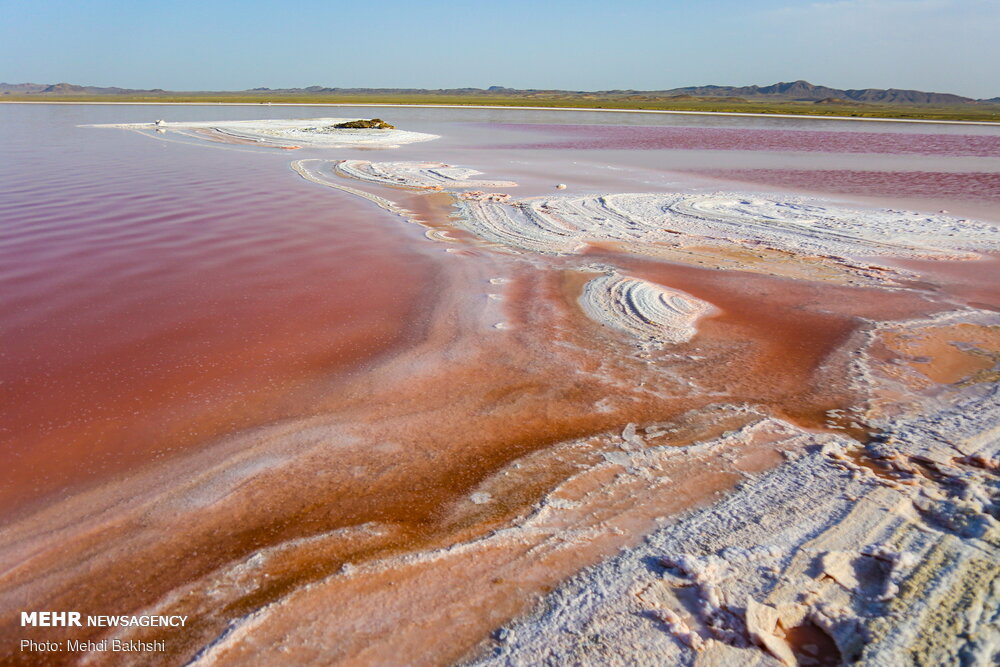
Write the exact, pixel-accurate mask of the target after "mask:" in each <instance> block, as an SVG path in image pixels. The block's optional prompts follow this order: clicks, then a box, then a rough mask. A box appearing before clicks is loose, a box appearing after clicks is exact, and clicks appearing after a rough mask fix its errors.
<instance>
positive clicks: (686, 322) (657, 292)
mask: <svg viewBox="0 0 1000 667" xmlns="http://www.w3.org/2000/svg"><path fill="white" fill-rule="evenodd" d="M580 305H581V306H582V307H583V311H584V312H585V313H586V314H587V315H588V316H589V317H590V318H591V319H593V320H594V321H596V322H599V323H601V324H605V325H607V326H610V327H614V328H615V329H618V330H620V331H624V332H625V333H628V334H630V335H632V336H634V337H636V338H639V339H640V340H643V341H646V342H650V343H654V344H665V343H683V342H685V341H688V340H690V339H691V338H692V337H693V336H694V334H695V333H696V329H695V323H696V322H697V321H698V318H700V317H702V316H704V315H707V314H708V313H710V312H712V311H713V310H714V307H713V306H712V305H711V304H709V303H708V302H706V301H702V300H701V299H696V298H695V297H693V296H691V295H690V294H685V293H683V292H679V291H677V290H672V289H669V288H667V287H663V286H662V285H657V284H655V283H651V282H648V281H646V280H640V279H638V278H630V277H628V276H623V275H621V274H618V273H613V274H609V275H604V276H599V277H597V278H594V279H593V280H591V281H590V282H588V283H587V284H586V286H585V287H584V289H583V294H582V295H581V296H580Z"/></svg>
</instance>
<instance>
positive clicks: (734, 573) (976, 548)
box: [471, 313, 1000, 667]
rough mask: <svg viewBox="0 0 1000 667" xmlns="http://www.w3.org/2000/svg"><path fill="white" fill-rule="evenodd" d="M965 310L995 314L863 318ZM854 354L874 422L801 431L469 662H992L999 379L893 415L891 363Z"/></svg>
mask: <svg viewBox="0 0 1000 667" xmlns="http://www.w3.org/2000/svg"><path fill="white" fill-rule="evenodd" d="M965 319H971V320H972V321H976V320H979V322H980V323H979V324H973V325H970V326H972V327H986V329H990V330H995V329H997V328H998V327H997V317H996V316H995V315H994V314H990V313H978V314H976V313H967V314H960V313H953V314H951V315H949V316H946V317H943V318H937V319H934V320H930V321H923V322H921V321H916V322H911V323H904V324H902V325H882V326H879V327H876V328H875V329H874V330H873V331H872V333H871V335H872V339H873V340H875V338H876V337H877V336H878V334H879V332H880V331H881V332H884V331H887V330H892V331H898V332H900V333H902V334H905V335H909V336H913V335H915V332H919V331H924V330H926V329H927V328H928V327H929V328H930V329H931V330H933V329H940V328H943V327H948V326H949V322H951V321H954V320H965ZM858 364H859V368H858V371H859V377H860V378H863V379H862V380H861V381H862V382H864V383H866V384H868V386H869V389H870V390H871V395H872V397H873V400H872V401H871V402H870V403H869V406H868V410H867V411H866V413H865V414H864V419H866V420H868V421H869V422H870V423H871V424H872V425H873V426H874V427H876V428H880V429H881V430H882V432H881V434H880V435H879V436H878V437H877V438H875V439H873V440H872V441H871V442H870V443H868V444H867V445H861V444H859V443H858V442H857V441H855V440H852V439H850V438H846V437H840V436H836V435H831V434H823V435H820V434H815V433H813V434H809V433H805V432H803V433H801V435H802V437H803V438H805V440H806V441H807V442H806V443H805V446H804V447H802V448H799V449H796V450H794V451H792V450H786V452H787V458H789V459H790V462H789V463H787V464H786V465H784V466H781V467H778V468H776V469H775V470H774V471H772V472H770V473H767V474H766V475H764V476H762V477H759V478H752V477H751V479H749V480H748V481H747V482H746V483H745V484H744V485H743V486H742V488H741V489H740V490H739V491H738V492H736V493H734V494H732V495H730V496H729V497H728V498H726V499H725V500H723V501H721V502H720V503H718V504H716V505H714V506H712V507H710V508H707V509H704V510H700V511H696V512H692V513H688V514H686V515H684V516H680V517H675V518H672V519H666V518H665V519H664V521H665V522H666V523H668V525H667V526H665V527H663V528H661V529H659V530H657V531H655V532H654V533H652V534H651V535H649V536H648V537H647V538H646V541H645V544H643V545H641V546H638V547H635V548H632V549H627V550H625V551H623V552H622V553H621V554H619V555H618V556H617V557H615V558H613V559H611V560H608V561H605V562H604V563H602V564H601V565H599V566H596V567H594V568H591V569H589V570H587V571H584V572H583V573H581V574H580V575H578V576H577V577H575V578H574V579H572V580H570V581H569V582H567V583H566V584H564V585H563V586H562V587H560V589H559V590H557V591H556V592H555V593H553V594H552V595H551V596H549V597H548V598H546V600H545V601H544V602H543V603H541V604H540V605H538V607H537V608H536V610H535V611H534V613H533V614H532V615H530V616H528V617H526V618H524V619H523V620H520V621H518V622H516V623H513V624H511V625H509V626H506V627H504V628H502V629H500V630H499V631H498V632H496V633H494V641H493V642H491V643H488V644H487V645H484V647H483V648H482V653H481V654H480V656H479V657H478V658H477V659H475V660H474V661H472V663H471V664H475V665H512V666H513V665H536V664H581V665H598V664H600V665H662V664H667V663H669V664H699V665H719V666H720V667H721V666H723V665H743V664H755V665H796V664H817V663H815V662H809V661H810V660H816V661H822V662H820V663H818V664H843V663H849V664H863V665H904V664H921V665H924V664H926V665H942V664H970V665H987V664H993V661H994V660H995V659H996V657H997V655H998V653H1000V626H998V619H997V616H996V611H995V610H996V609H997V608H998V606H1000V588H998V587H997V582H998V581H1000V523H998V521H997V518H996V515H997V508H998V505H1000V485H998V483H997V477H996V472H997V469H998V467H1000V438H998V435H1000V431H998V428H1000V427H998V425H1000V387H998V386H997V385H996V384H995V382H989V381H988V379H986V378H984V379H983V380H982V381H981V382H979V383H976V384H973V385H970V384H968V383H966V384H964V385H962V384H961V383H960V384H959V385H957V386H956V385H953V386H951V387H950V388H948V389H947V390H946V391H945V393H944V394H941V393H940V389H939V390H938V392H936V395H935V396H933V397H931V396H928V395H925V396H924V397H923V398H918V397H912V399H913V400H911V402H910V404H909V405H908V406H907V409H906V413H905V414H898V412H899V407H900V406H899V405H898V404H897V403H895V402H886V401H883V400H881V399H880V398H879V397H883V396H884V397H889V396H893V395H895V393H896V392H897V391H899V390H900V389H901V388H903V387H902V386H901V385H902V383H903V380H901V379H900V378H898V377H894V374H893V372H892V365H890V364H883V363H880V362H877V361H874V360H872V359H871V358H865V359H861V360H859V361H858ZM970 377H974V376H970ZM887 409H890V411H889V412H887ZM784 428H787V429H792V427H791V426H790V425H787V424H786V425H785V426H784ZM792 430H794V429H792ZM640 432H641V431H640Z"/></svg>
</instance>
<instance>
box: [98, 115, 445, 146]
mask: <svg viewBox="0 0 1000 667" xmlns="http://www.w3.org/2000/svg"><path fill="white" fill-rule="evenodd" d="M350 120H357V119H355V118H303V119H264V120H220V121H171V122H170V123H169V127H170V128H171V129H172V130H176V131H179V132H181V133H183V134H187V135H188V136H191V137H192V138H195V139H202V140H206V139H207V140H212V137H207V136H205V134H204V131H205V130H211V131H214V132H215V133H216V134H217V135H221V136H223V137H231V138H233V139H241V140H246V141H252V142H254V143H257V144H260V145H262V146H278V147H282V145H283V144H287V142H289V141H294V142H295V143H296V144H300V145H309V146H320V147H327V148H335V147H341V146H381V147H386V148H389V147H394V146H399V145H402V144H410V143H414V142H418V141H430V140H431V139H437V138H438V136H437V135H436V134H425V133H423V132H408V131H405V130H376V129H342V128H336V129H334V128H333V126H334V125H337V124H339V123H343V122H345V121H350ZM162 125H167V123H162V122H161V121H157V122H155V123H116V124H105V125H91V126H90V127H111V128H121V129H127V130H150V129H154V128H157V127H161V126H162ZM198 130H201V131H202V133H199V132H197V131H198Z"/></svg>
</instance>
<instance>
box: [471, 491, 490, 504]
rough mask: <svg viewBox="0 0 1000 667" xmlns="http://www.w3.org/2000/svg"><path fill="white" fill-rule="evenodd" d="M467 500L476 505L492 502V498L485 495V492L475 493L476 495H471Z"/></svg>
mask: <svg viewBox="0 0 1000 667" xmlns="http://www.w3.org/2000/svg"><path fill="white" fill-rule="evenodd" d="M469 500H471V501H472V502H473V503H475V504H476V505H485V504H486V503H488V502H490V501H492V500H493V496H491V495H490V494H488V493H486V492H485V491H477V492H476V493H473V494H472V495H470V496H469Z"/></svg>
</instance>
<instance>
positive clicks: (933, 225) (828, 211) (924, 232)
mask: <svg viewBox="0 0 1000 667" xmlns="http://www.w3.org/2000/svg"><path fill="white" fill-rule="evenodd" d="M463 209H464V211H465V213H466V215H465V216H464V217H465V220H464V224H466V225H467V226H468V227H469V228H470V229H471V230H472V231H474V232H475V233H477V234H478V235H480V236H482V237H483V238H485V239H488V240H490V241H495V242H498V243H503V244H507V245H512V246H515V247H518V248H523V249H526V250H532V251H536V252H548V253H572V252H575V251H577V250H578V249H580V248H581V247H582V246H583V245H584V244H587V243H593V242H601V241H621V242H627V243H629V244H630V245H629V247H630V249H633V250H638V251H643V250H649V249H652V248H655V247H656V246H661V247H664V246H667V247H677V246H683V245H691V244H693V243H701V244H715V245H718V244H720V243H721V244H738V245H741V246H758V247H764V248H772V249H776V250H780V251H785V252H792V253H796V254H800V255H821V256H847V257H867V256H877V255H884V256H895V257H951V258H963V257H970V256H971V255H969V253H968V252H966V251H969V250H997V249H1000V228H998V227H997V226H996V225H991V224H988V223H983V222H977V221H971V220H965V219H958V218H955V217H951V216H947V215H926V214H923V213H915V212H904V211H895V210H890V209H861V208H850V207H844V206H837V205H834V204H830V203H827V202H823V201H821V200H816V199H809V198H805V197H795V196H791V195H788V196H782V197H781V198H766V197H761V196H758V195H744V194H737V193H725V192H719V193H712V194H680V193H657V194H617V195H603V196H583V197H552V198H541V199H530V200H523V201H519V202H513V203H508V202H505V201H503V200H499V201H498V200H497V199H496V198H491V197H484V196H468V197H465V198H464V200H463Z"/></svg>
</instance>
